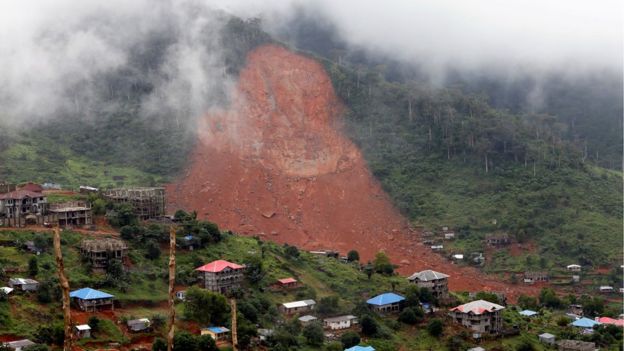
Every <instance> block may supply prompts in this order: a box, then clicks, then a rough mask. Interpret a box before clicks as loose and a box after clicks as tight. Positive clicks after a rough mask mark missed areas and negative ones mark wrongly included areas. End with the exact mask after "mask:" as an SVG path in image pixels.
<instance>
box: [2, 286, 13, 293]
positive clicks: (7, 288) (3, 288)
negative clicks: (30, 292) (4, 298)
mask: <svg viewBox="0 0 624 351" xmlns="http://www.w3.org/2000/svg"><path fill="white" fill-rule="evenodd" d="M13 290H15V289H13V288H9V287H8V286H3V287H1V288H0V292H2V293H3V294H5V295H8V294H10V293H12V292H13Z"/></svg>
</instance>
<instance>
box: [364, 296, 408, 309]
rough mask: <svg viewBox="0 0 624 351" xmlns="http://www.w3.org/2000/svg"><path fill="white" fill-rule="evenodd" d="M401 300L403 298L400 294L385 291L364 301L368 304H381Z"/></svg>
mask: <svg viewBox="0 0 624 351" xmlns="http://www.w3.org/2000/svg"><path fill="white" fill-rule="evenodd" d="M403 300H405V298H404V297H403V296H401V295H397V294H395V293H385V294H381V295H377V296H375V297H373V298H372V299H369V300H368V301H366V303H367V304H369V305H376V306H383V305H388V304H391V303H396V302H400V301H403Z"/></svg>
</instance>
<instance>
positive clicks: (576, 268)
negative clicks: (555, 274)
mask: <svg viewBox="0 0 624 351" xmlns="http://www.w3.org/2000/svg"><path fill="white" fill-rule="evenodd" d="M566 269H567V270H568V271H570V272H580V271H581V266H580V265H578V264H569V265H567V266H566Z"/></svg>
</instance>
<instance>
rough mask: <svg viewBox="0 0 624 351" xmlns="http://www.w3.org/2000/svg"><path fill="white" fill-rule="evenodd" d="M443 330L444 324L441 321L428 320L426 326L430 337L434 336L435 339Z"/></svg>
mask: <svg viewBox="0 0 624 351" xmlns="http://www.w3.org/2000/svg"><path fill="white" fill-rule="evenodd" d="M443 330H444V323H443V322H442V320H440V319H438V318H434V319H432V320H430V321H429V323H428V324H427V331H428V332H429V334H431V336H434V337H436V338H437V337H439V336H440V335H442V331H443Z"/></svg>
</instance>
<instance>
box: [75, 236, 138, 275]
mask: <svg viewBox="0 0 624 351" xmlns="http://www.w3.org/2000/svg"><path fill="white" fill-rule="evenodd" d="M80 254H81V255H82V257H83V258H84V259H86V260H87V261H88V262H89V263H90V264H91V268H92V269H93V270H95V271H103V270H105V269H106V267H107V266H108V263H109V262H110V260H112V259H116V260H119V261H123V260H124V258H125V257H126V256H127V255H128V245H126V243H125V242H124V241H123V240H120V239H114V238H104V239H85V240H83V241H82V242H80Z"/></svg>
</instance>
